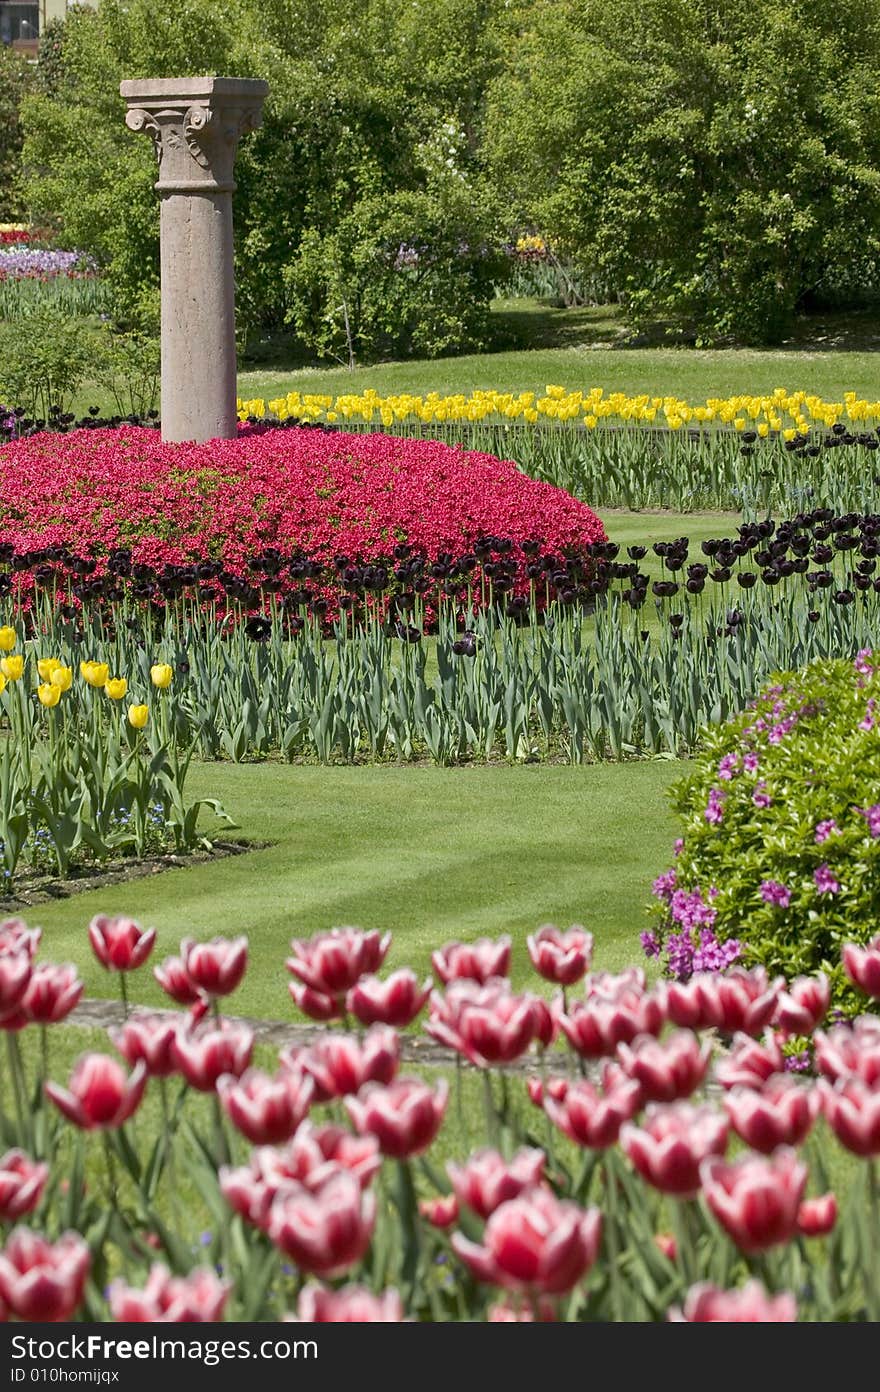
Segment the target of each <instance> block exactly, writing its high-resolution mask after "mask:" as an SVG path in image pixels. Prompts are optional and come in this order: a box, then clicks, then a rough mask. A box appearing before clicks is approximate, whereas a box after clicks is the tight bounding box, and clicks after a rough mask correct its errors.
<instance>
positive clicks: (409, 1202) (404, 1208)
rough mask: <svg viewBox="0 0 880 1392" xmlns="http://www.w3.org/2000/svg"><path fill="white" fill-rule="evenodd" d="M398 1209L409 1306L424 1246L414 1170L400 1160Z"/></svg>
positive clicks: (398, 1163)
mask: <svg viewBox="0 0 880 1392" xmlns="http://www.w3.org/2000/svg"><path fill="white" fill-rule="evenodd" d="M397 1207H398V1210H399V1212H400V1226H401V1230H402V1232H403V1242H404V1251H403V1268H402V1270H401V1280H402V1281H404V1282H406V1284H407V1285H408V1287H409V1290H408V1292H407V1298H406V1304H407V1306H409V1303H410V1301H411V1300H412V1298H413V1296H414V1294H415V1291H416V1278H417V1275H418V1269H419V1258H420V1256H421V1245H422V1244H421V1231H420V1228H419V1205H418V1201H417V1199H416V1190H415V1185H414V1183H413V1176H412V1169H411V1168H410V1164H409V1161H408V1160H398V1162H397Z"/></svg>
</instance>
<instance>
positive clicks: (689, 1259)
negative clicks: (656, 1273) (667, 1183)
mask: <svg viewBox="0 0 880 1392" xmlns="http://www.w3.org/2000/svg"><path fill="white" fill-rule="evenodd" d="M689 1205H690V1200H689V1199H672V1200H671V1203H670V1207H671V1209H672V1226H673V1227H674V1228H675V1238H676V1242H677V1243H678V1250H679V1254H680V1256H681V1269H682V1271H683V1273H684V1279H685V1285H686V1286H692V1285H694V1284H695V1282H696V1280H697V1254H696V1245H695V1243H694V1240H693V1236H692V1231H691V1223H690V1216H691V1215H690V1207H689Z"/></svg>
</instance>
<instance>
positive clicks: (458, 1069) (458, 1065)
mask: <svg viewBox="0 0 880 1392" xmlns="http://www.w3.org/2000/svg"><path fill="white" fill-rule="evenodd" d="M463 1075H464V1068H463V1065H462V1060H461V1054H456V1055H455V1110H456V1113H457V1115H458V1126H459V1130H460V1131H461V1141H462V1147H463V1149H464V1150H470V1143H471V1141H470V1127H469V1126H468V1124H467V1117H466V1115H465V1110H464V1076H463Z"/></svg>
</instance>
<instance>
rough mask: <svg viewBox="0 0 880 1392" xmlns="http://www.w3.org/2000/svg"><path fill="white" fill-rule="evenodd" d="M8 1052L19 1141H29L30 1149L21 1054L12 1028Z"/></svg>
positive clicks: (7, 1040) (8, 1032) (7, 1037)
mask: <svg viewBox="0 0 880 1392" xmlns="http://www.w3.org/2000/svg"><path fill="white" fill-rule="evenodd" d="M6 1053H7V1055H8V1057H9V1076H10V1078H11V1079H12V1093H13V1097H14V1098H15V1113H16V1119H17V1121H18V1138H19V1143H20V1144H21V1145H22V1146H24V1145H25V1144H26V1143H28V1149H30V1145H29V1139H30V1130H29V1127H28V1126H27V1124H26V1118H27V1111H26V1109H25V1105H24V1094H23V1091H22V1077H21V1056H20V1054H19V1052H18V1040H17V1039H16V1037H15V1035H14V1034H13V1032H12V1030H7V1031H6Z"/></svg>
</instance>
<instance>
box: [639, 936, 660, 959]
mask: <svg viewBox="0 0 880 1392" xmlns="http://www.w3.org/2000/svg"><path fill="white" fill-rule="evenodd" d="M639 942H640V943H641V944H642V951H643V952H644V954H645V956H646V957H659V956H660V953H661V950H662V949H661V946H660V939H659V938H658V937H657V934H656V933H649V932H644V933H640V934H639Z"/></svg>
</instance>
